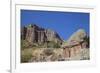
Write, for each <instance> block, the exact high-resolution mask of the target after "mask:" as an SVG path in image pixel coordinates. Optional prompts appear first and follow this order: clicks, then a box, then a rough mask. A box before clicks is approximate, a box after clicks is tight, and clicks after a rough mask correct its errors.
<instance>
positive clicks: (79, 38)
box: [62, 29, 89, 58]
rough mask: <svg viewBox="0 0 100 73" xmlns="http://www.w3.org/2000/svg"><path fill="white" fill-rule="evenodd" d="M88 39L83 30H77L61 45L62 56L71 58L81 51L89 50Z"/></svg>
mask: <svg viewBox="0 0 100 73" xmlns="http://www.w3.org/2000/svg"><path fill="white" fill-rule="evenodd" d="M88 41H89V38H88V36H87V34H86V32H85V30H83V29H79V30H77V31H76V32H75V33H73V34H72V36H71V37H70V38H69V39H68V40H67V41H66V42H65V43H64V44H63V45H62V47H63V49H64V56H65V57H66V58H71V57H74V56H76V55H77V54H78V53H80V52H81V50H82V49H86V48H89V46H88V44H89V43H88Z"/></svg>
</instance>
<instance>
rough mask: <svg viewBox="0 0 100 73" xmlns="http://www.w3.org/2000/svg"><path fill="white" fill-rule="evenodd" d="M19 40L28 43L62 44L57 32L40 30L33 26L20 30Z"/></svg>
mask: <svg viewBox="0 0 100 73" xmlns="http://www.w3.org/2000/svg"><path fill="white" fill-rule="evenodd" d="M21 39H24V40H27V41H28V42H29V43H45V42H50V41H53V42H55V43H58V42H59V43H62V39H61V38H60V36H59V35H58V34H57V32H55V31H53V30H50V29H45V28H41V27H39V26H37V25H35V24H30V25H28V26H26V27H22V28H21Z"/></svg>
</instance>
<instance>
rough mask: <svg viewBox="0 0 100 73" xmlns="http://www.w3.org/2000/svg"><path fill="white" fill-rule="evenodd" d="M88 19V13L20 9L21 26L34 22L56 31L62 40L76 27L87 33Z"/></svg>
mask: <svg viewBox="0 0 100 73" xmlns="http://www.w3.org/2000/svg"><path fill="white" fill-rule="evenodd" d="M89 19H90V15H89V13H79V12H56V11H36V10H21V26H27V25H28V24H36V25H38V26H40V27H43V28H46V29H51V30H54V31H56V32H57V33H58V34H59V35H60V37H61V38H62V39H63V40H67V39H68V38H69V37H70V36H71V35H72V34H73V33H74V32H75V31H77V30H78V29H84V30H85V31H86V32H87V34H88V35H89V24H90V23H89Z"/></svg>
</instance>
